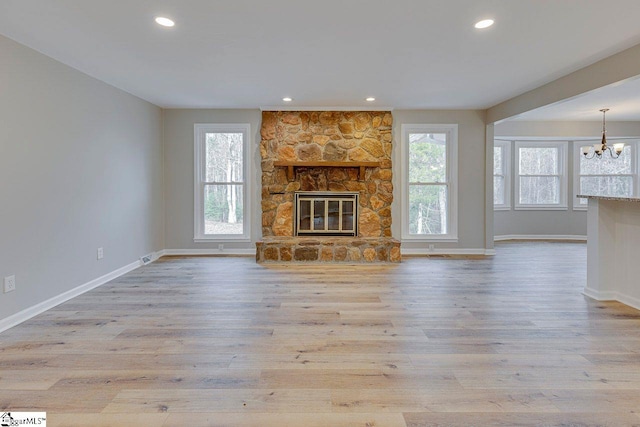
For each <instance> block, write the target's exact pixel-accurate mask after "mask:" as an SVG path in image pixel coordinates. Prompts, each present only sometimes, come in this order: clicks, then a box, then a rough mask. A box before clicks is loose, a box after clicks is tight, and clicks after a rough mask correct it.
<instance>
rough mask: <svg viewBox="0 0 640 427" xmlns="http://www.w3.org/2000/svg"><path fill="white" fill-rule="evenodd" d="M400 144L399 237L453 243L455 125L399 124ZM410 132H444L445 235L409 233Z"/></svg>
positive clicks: (455, 224)
mask: <svg viewBox="0 0 640 427" xmlns="http://www.w3.org/2000/svg"><path fill="white" fill-rule="evenodd" d="M400 129H401V133H402V143H401V147H400V155H401V157H402V179H401V190H402V194H401V206H402V208H401V210H402V240H406V241H411V242H421V241H422V242H457V241H458V125H457V124H403V125H401V127H400ZM410 133H446V134H447V185H446V187H447V191H448V202H449V208H448V212H447V215H448V218H447V220H448V224H449V230H448V233H447V234H433V235H424V234H421V235H416V234H409V134H410Z"/></svg>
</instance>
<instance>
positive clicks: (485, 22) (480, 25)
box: [474, 19, 493, 29]
mask: <svg viewBox="0 0 640 427" xmlns="http://www.w3.org/2000/svg"><path fill="white" fill-rule="evenodd" d="M492 25H493V19H483V20H482V21H478V22H476V25H474V27H476V28H478V29H482V28H488V27H490V26H492Z"/></svg>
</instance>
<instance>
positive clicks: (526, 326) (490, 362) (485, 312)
mask: <svg viewBox="0 0 640 427" xmlns="http://www.w3.org/2000/svg"><path fill="white" fill-rule="evenodd" d="M585 266H586V247H585V245H584V244H580V243H502V244H499V245H498V246H497V255H496V256H495V257H493V258H486V259H447V258H429V259H427V258H408V259H405V261H404V262H403V263H402V264H400V265H374V266H366V265H357V266H351V265H350V266H347V265H320V266H318V265H295V266H293V265H287V266H275V265H269V266H263V265H256V264H255V262H254V260H253V259H251V258H209V257H191V258H163V259H161V260H159V261H157V262H155V263H153V264H150V265H148V266H145V267H142V268H140V269H138V270H135V271H133V272H131V273H129V274H127V275H125V276H123V277H121V278H119V279H117V280H114V281H113V282H111V283H109V284H106V285H104V286H102V287H100V288H97V289H95V290H93V291H91V292H89V293H86V294H84V295H82V296H79V297H77V298H75V299H73V300H71V301H69V302H67V303H65V304H62V305H60V306H58V307H56V308H54V309H52V310H49V311H48V312H46V313H44V314H42V315H40V316H38V317H36V318H34V319H32V320H30V321H28V322H25V323H23V324H21V325H19V326H17V327H14V328H12V329H10V330H8V331H5V332H4V333H2V334H0V408H3V409H10V410H13V411H47V414H48V424H47V425H48V426H83V427H86V426H114V427H122V426H256V427H257V426H260V427H266V426H310V427H316V426H317V427H320V426H322V427H324V426H331V427H342V426H363V427H364V426H369V427H371V426H389V427H400V426H403V427H404V426H410V427H417V426H516V425H517V426H525V425H562V426H570V425H571V426H573V425H576V426H578V425H579V426H596V425H598V426H600V425H607V426H630V425H640V416H638V414H637V413H638V412H640V312H639V311H637V310H634V309H631V308H629V307H627V306H625V305H622V304H618V303H601V302H596V301H593V300H590V299H588V298H586V297H584V296H583V295H582V294H581V290H582V288H583V286H584V284H585V280H586V277H585Z"/></svg>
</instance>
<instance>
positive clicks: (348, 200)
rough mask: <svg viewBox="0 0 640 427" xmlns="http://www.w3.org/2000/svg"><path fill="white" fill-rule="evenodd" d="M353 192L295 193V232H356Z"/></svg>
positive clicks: (303, 234)
mask: <svg viewBox="0 0 640 427" xmlns="http://www.w3.org/2000/svg"><path fill="white" fill-rule="evenodd" d="M358 197H359V193H357V192H334V191H332V192H323V191H298V192H296V193H295V217H294V218H295V227H294V230H295V235H296V236H357V235H358Z"/></svg>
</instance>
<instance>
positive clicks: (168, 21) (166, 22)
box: [156, 16, 176, 27]
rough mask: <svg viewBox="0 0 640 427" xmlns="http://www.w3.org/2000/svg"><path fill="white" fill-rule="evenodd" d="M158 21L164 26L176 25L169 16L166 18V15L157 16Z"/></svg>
mask: <svg viewBox="0 0 640 427" xmlns="http://www.w3.org/2000/svg"><path fill="white" fill-rule="evenodd" d="M156 23H157V24H158V25H162V26H163V27H173V26H174V25H176V23H175V22H173V21H172V20H171V19H169V18H165V17H164V16H156Z"/></svg>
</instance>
